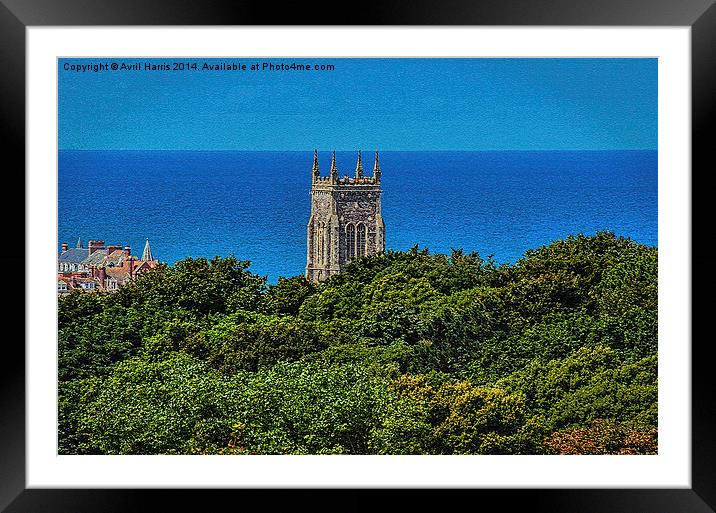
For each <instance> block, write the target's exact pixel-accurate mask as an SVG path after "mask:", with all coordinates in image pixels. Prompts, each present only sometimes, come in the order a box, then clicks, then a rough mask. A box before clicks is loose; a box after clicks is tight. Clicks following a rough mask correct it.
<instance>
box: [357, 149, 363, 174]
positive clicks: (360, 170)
mask: <svg viewBox="0 0 716 513" xmlns="http://www.w3.org/2000/svg"><path fill="white" fill-rule="evenodd" d="M361 178H363V161H362V160H361V156H360V150H358V162H357V163H356V179H357V180H360V179H361Z"/></svg>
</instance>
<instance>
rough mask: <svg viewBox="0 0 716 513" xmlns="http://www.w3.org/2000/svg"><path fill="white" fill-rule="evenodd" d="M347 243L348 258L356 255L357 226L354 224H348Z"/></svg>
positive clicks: (351, 258)
mask: <svg viewBox="0 0 716 513" xmlns="http://www.w3.org/2000/svg"><path fill="white" fill-rule="evenodd" d="M346 243H347V246H348V260H353V259H354V258H355V257H356V228H355V226H353V225H352V224H349V225H348V226H346Z"/></svg>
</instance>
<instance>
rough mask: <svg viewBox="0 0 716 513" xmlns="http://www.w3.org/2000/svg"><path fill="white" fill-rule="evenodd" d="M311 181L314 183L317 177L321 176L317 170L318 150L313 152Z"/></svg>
mask: <svg viewBox="0 0 716 513" xmlns="http://www.w3.org/2000/svg"><path fill="white" fill-rule="evenodd" d="M312 176H313V181H314V182H315V181H316V180H317V179H318V177H319V176H321V172H320V171H319V169H318V150H313V174H312Z"/></svg>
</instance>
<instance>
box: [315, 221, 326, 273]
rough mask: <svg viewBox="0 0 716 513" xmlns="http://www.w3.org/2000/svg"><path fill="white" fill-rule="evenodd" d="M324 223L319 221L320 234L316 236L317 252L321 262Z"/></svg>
mask: <svg viewBox="0 0 716 513" xmlns="http://www.w3.org/2000/svg"><path fill="white" fill-rule="evenodd" d="M323 226H324V225H323V223H318V236H317V237H316V239H317V240H316V243H317V244H316V246H317V247H316V253H317V260H318V263H319V264H322V263H323Z"/></svg>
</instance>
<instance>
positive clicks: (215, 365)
mask: <svg viewBox="0 0 716 513" xmlns="http://www.w3.org/2000/svg"><path fill="white" fill-rule="evenodd" d="M58 323H59V391H58V392H59V419H58V420H59V451H60V453H61V454H560V453H561V454H653V453H656V451H657V429H656V428H657V249H656V248H653V247H648V246H644V245H640V244H637V243H635V242H633V241H631V240H629V239H625V238H621V237H616V236H615V235H614V234H613V233H609V232H600V233H597V234H596V235H594V236H583V235H578V236H571V237H568V238H567V239H565V240H560V241H556V242H554V243H552V244H550V245H548V246H545V247H541V248H538V249H535V250H530V251H528V252H527V253H526V254H525V255H524V257H523V258H522V259H520V260H519V261H517V262H516V263H515V264H511V265H507V264H504V265H497V264H496V263H495V262H494V261H493V260H492V259H491V258H488V259H487V260H485V259H483V258H481V257H480V255H478V254H477V253H465V252H463V251H460V250H453V252H452V254H451V255H442V254H436V255H433V254H430V253H429V251H428V250H427V249H420V248H417V247H416V248H413V249H412V250H411V251H408V252H388V253H387V254H384V255H379V256H371V257H365V258H362V259H360V260H358V261H355V262H354V263H352V264H350V265H349V266H348V268H347V270H346V271H345V272H343V273H342V274H340V275H337V276H335V277H332V278H331V279H329V280H328V281H326V282H325V283H322V284H320V285H313V284H310V283H308V282H307V281H306V280H305V279H304V278H303V277H295V278H289V279H283V278H282V279H280V280H279V282H278V284H276V285H268V284H267V282H266V279H265V278H264V277H261V276H257V275H255V274H253V273H251V272H250V270H249V263H248V262H245V261H240V260H237V259H236V258H233V257H229V258H219V257H217V258H214V259H213V260H206V259H202V258H198V259H191V258H188V259H185V260H182V261H180V262H178V263H176V264H175V265H173V266H166V265H160V266H159V267H158V268H156V269H154V270H152V271H149V272H147V273H145V274H144V275H142V276H141V277H140V278H139V279H138V280H137V281H136V282H134V283H131V284H129V285H126V286H124V287H122V288H121V289H120V290H118V291H117V292H114V293H86V292H85V293H83V292H79V291H75V292H72V293H70V294H68V295H66V296H63V297H61V298H60V299H59V319H58Z"/></svg>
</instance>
